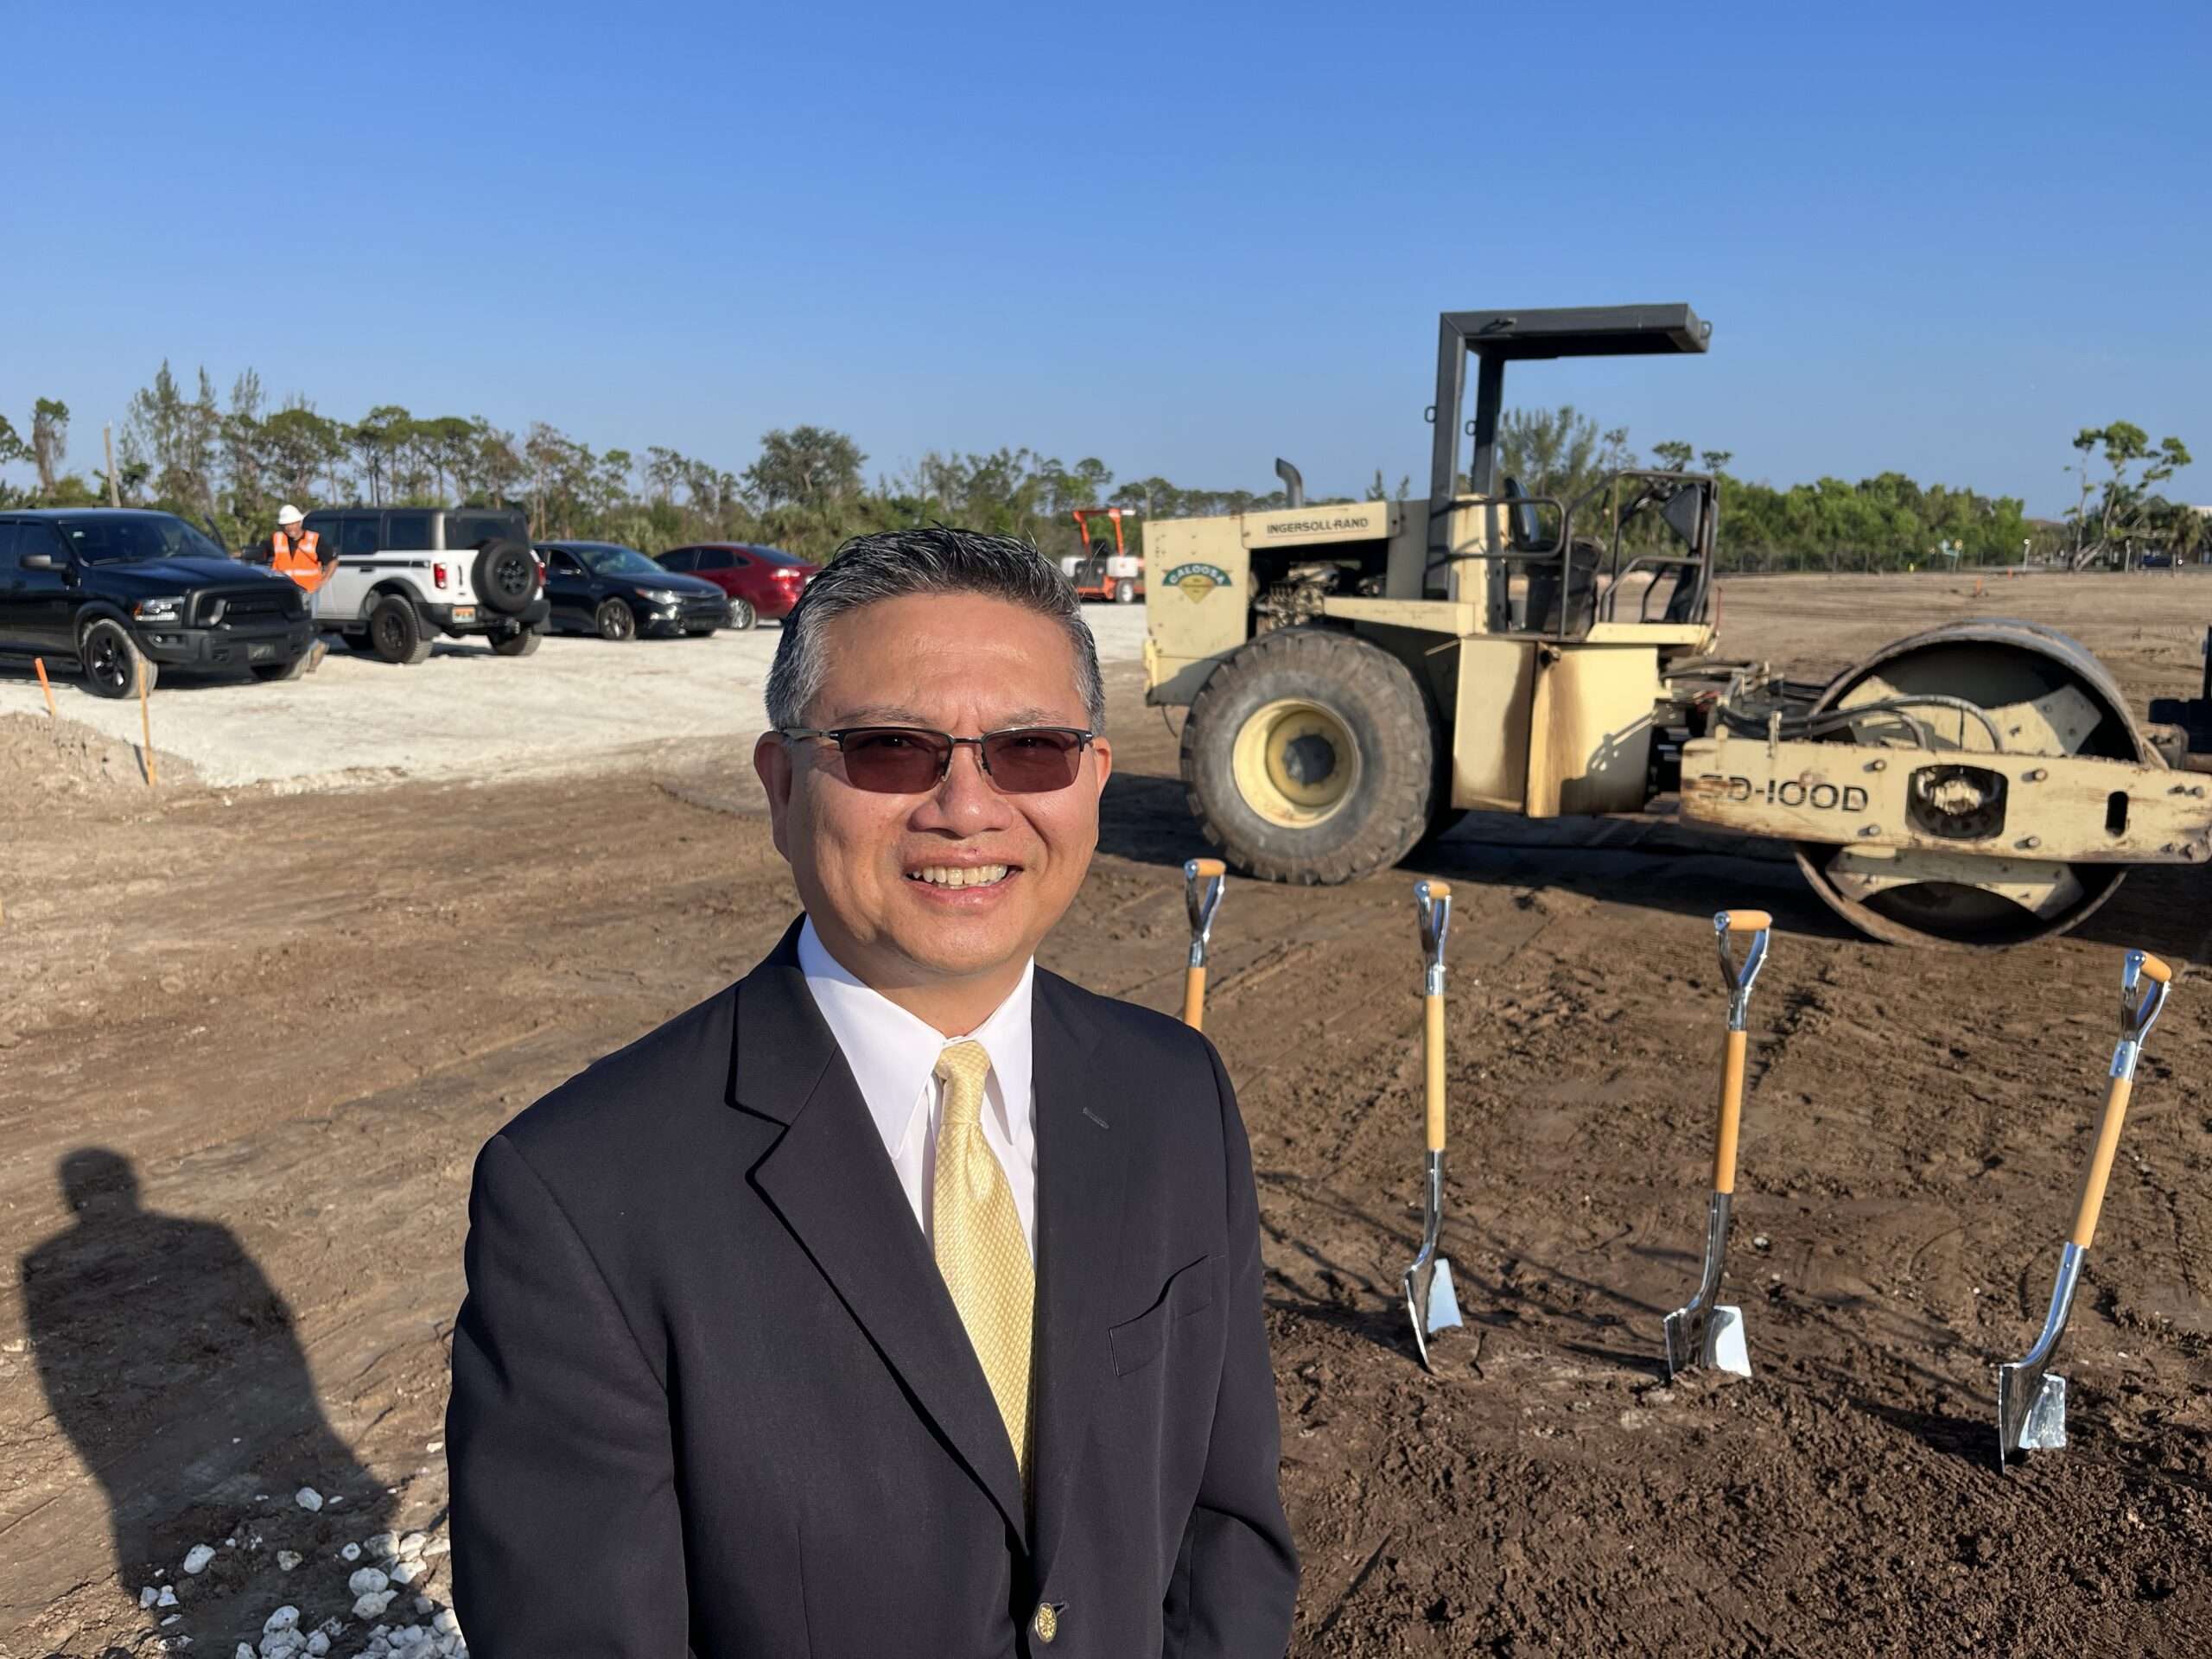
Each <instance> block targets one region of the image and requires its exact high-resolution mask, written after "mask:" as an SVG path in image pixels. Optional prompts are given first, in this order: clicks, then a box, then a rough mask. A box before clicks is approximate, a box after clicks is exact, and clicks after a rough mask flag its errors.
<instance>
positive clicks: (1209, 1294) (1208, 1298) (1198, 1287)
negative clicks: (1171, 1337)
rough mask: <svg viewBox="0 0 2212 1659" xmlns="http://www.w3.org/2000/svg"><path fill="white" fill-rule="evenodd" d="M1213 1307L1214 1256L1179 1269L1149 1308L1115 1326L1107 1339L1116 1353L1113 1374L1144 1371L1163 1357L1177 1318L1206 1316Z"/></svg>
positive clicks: (1120, 1374)
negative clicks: (1168, 1329) (1196, 1315)
mask: <svg viewBox="0 0 2212 1659" xmlns="http://www.w3.org/2000/svg"><path fill="white" fill-rule="evenodd" d="M1211 1306H1213V1257H1211V1255H1202V1256H1200V1257H1199V1258H1198V1260H1197V1261H1195V1262H1192V1263H1191V1264H1190V1265H1189V1266H1188V1267H1185V1268H1178V1269H1176V1271H1175V1273H1174V1274H1173V1276H1172V1277H1170V1278H1169V1280H1168V1281H1167V1283H1166V1287H1164V1288H1163V1289H1162V1290H1161V1291H1160V1300H1158V1301H1156V1302H1154V1304H1153V1305H1152V1306H1150V1307H1149V1308H1147V1309H1146V1310H1145V1311H1144V1312H1143V1313H1140V1314H1138V1315H1137V1316H1136V1318H1135V1319H1128V1320H1125V1321H1123V1322H1122V1324H1120V1325H1116V1326H1114V1327H1113V1328H1112V1329H1111V1330H1109V1332H1107V1333H1106V1340H1107V1343H1108V1344H1109V1346H1111V1348H1112V1349H1113V1351H1114V1375H1115V1376H1128V1374H1129V1373H1130V1372H1131V1371H1141V1370H1143V1369H1144V1368H1145V1367H1146V1366H1147V1365H1149V1364H1151V1363H1152V1362H1153V1361H1154V1360H1155V1359H1158V1358H1159V1357H1160V1350H1161V1349H1162V1348H1164V1347H1166V1345H1167V1328H1168V1326H1169V1325H1172V1324H1173V1323H1174V1322H1175V1321H1176V1320H1178V1319H1189V1318H1190V1317H1191V1315H1192V1314H1193V1313H1204V1312H1205V1310H1206V1309H1207V1308H1209V1307H1211Z"/></svg>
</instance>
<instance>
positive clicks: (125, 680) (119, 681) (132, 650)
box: [77, 616, 160, 697]
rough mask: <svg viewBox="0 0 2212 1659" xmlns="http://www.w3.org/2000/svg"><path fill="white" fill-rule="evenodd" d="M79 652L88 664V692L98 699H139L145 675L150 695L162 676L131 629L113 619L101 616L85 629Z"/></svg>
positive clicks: (85, 664)
mask: <svg viewBox="0 0 2212 1659" xmlns="http://www.w3.org/2000/svg"><path fill="white" fill-rule="evenodd" d="M77 653H78V657H79V660H80V661H81V662H82V663H83V664H84V670H85V689H86V690H87V691H90V692H91V693H92V695H93V696H96V697H135V696H137V695H138V677H139V676H140V675H141V674H143V675H144V676H145V677H146V690H147V691H148V692H149V694H150V693H151V692H152V690H153V689H154V682H155V680H156V677H158V676H159V673H160V670H159V669H158V667H157V666H156V664H153V663H151V662H149V661H148V660H147V658H145V657H144V656H143V654H142V653H141V652H139V649H138V642H137V640H135V639H132V638H131V637H130V629H128V628H126V627H124V626H123V624H122V623H120V622H118V621H116V620H113V619H112V618H111V617H105V616H104V617H101V618H100V619H99V620H98V621H96V622H94V623H93V624H92V626H90V627H88V628H86V630H85V637H84V638H83V639H81V640H79V642H78V646H77Z"/></svg>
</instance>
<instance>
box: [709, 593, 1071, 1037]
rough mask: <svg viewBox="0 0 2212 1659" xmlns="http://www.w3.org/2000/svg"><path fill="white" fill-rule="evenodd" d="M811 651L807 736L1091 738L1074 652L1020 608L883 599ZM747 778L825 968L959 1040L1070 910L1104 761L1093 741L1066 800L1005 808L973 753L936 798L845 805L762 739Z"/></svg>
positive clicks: (869, 795)
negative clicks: (919, 732)
mask: <svg viewBox="0 0 2212 1659" xmlns="http://www.w3.org/2000/svg"><path fill="white" fill-rule="evenodd" d="M820 644H821V647H822V652H823V664H824V668H825V673H824V675H823V680H822V688H821V690H820V691H819V692H818V693H817V695H816V696H815V698H814V700H813V702H812V704H811V705H810V707H809V708H808V709H807V710H806V711H805V716H804V718H805V723H806V724H807V725H808V726H809V727H810V728H817V729H823V730H829V729H839V728H847V727H852V726H916V727H922V728H928V729H931V730H935V731H941V732H950V733H951V734H953V735H954V736H956V737H977V736H981V735H982V734H984V733H986V732H994V731H1001V730H1004V729H1006V728H1009V727H1020V726H1059V727H1072V728H1077V729H1086V728H1089V727H1090V723H1091V722H1090V711H1089V710H1088V709H1086V708H1085V707H1084V700H1083V695H1082V691H1081V688H1080V684H1079V682H1078V679H1077V666H1076V653H1075V648H1074V646H1073V645H1072V643H1071V641H1070V640H1069V639H1068V636H1067V634H1066V632H1065V631H1064V630H1063V628H1062V626H1061V625H1060V624H1059V623H1058V621H1057V620H1054V619H1053V618H1052V617H1049V616H1046V615H1042V614H1040V613H1038V612H1036V611H1033V610H1031V609H1029V608H1028V607H1026V606H1020V605H1015V604H1013V603H1010V602H1008V601H1005V600H1001V599H995V598H991V597H988V596H987V595H983V594H914V595H909V596H907V597H904V598H899V599H889V600H882V601H878V602H876V603H874V604H872V605H868V606H865V607H861V608H860V609H858V610H855V611H849V612H847V613H844V614H842V615H841V616H838V617H837V618H836V619H835V620H831V621H829V622H828V623H827V624H826V625H824V626H823V632H822V638H821V641H820ZM753 765H754V766H755V768H756V770H758V771H759V772H760V779H761V783H762V784H763V785H764V786H765V787H766V790H767V793H768V806H769V814H770V818H771V821H772V824H773V827H774V833H775V841H776V848H777V850H778V851H779V852H780V853H782V854H783V855H784V856H785V858H786V859H787V860H789V861H790V862H791V874H792V878H793V880H794V881H795V882H796V883H797V885H798V892H799V898H800V899H801V900H802V901H803V902H804V904H805V906H806V910H807V913H808V915H809V916H810V917H811V918H813V921H814V926H815V931H817V933H818V934H820V935H821V938H822V942H823V944H824V945H825V946H826V947H827V948H828V950H829V954H830V955H831V956H833V957H836V959H837V960H838V961H839V962H840V963H842V964H843V965H844V967H845V968H846V969H849V971H851V972H852V973H853V974H855V976H858V977H859V978H860V979H861V980H862V981H863V982H866V983H867V984H868V985H869V986H871V987H873V988H874V989H875V990H877V991H879V992H880V993H882V994H883V995H887V996H889V997H891V998H892V999H893V1001H899V1002H902V1003H905V1004H906V1005H907V1006H909V1007H912V1009H913V1011H914V1012H915V1013H917V1014H920V1015H921V1016H922V1017H923V1018H925V1019H937V1018H938V1016H939V1015H940V1014H941V1015H943V1016H944V1017H945V1018H949V1019H950V1020H952V1021H953V1023H955V1024H959V1023H960V1022H962V1021H963V1020H966V1019H967V1018H968V1017H969V1011H971V1010H972V1011H973V1013H974V1018H976V1019H981V1018H982V1017H984V1016H986V1015H988V1014H989V1012H990V1010H991V1009H992V1008H993V1007H996V1006H997V1004H998V1002H999V1001H1002V1000H1003V999H1004V997H1005V995H1006V994H1007V992H1008V991H1010V990H1011V989H1012V988H1013V986H1014V982H1015V981H1016V980H1017V979H1019V977H1020V972H1021V968H1022V964H1023V963H1026V962H1027V960H1028V959H1029V957H1031V956H1032V955H1033V953H1034V952H1035V950H1036V949H1037V945H1038V943H1039V941H1040V940H1041V939H1043V938H1044V937H1045V935H1046V933H1048V932H1050V931H1052V926H1053V925H1054V924H1056V923H1057V922H1058V920H1059V918H1060V917H1061V915H1062V914H1063V913H1064V912H1065V911H1066V909H1067V907H1068V906H1069V904H1070V903H1071V901H1072V900H1073V899H1074V898H1075V894H1076V890H1077V888H1078V887H1081V886H1082V884H1083V877H1084V872H1085V871H1086V870H1088V869H1089V868H1090V855H1091V853H1092V851H1093V849H1096V846H1097V844H1098V798H1099V794H1100V792H1101V791H1103V789H1104V787H1105V785H1106V778H1107V775H1108V773H1109V772H1110V771H1111V770H1112V755H1111V752H1110V751H1109V747H1108V746H1107V745H1106V743H1105V742H1104V741H1103V740H1100V741H1095V742H1093V743H1092V744H1091V745H1090V747H1087V748H1085V749H1084V751H1083V752H1082V753H1081V754H1080V755H1079V756H1078V758H1077V766H1076V777H1075V781H1074V782H1073V783H1071V785H1068V786H1067V787H1066V788H1065V789H1057V790H1047V791H1037V792H1033V793H1026V794H1012V795H1009V794H1005V793H1002V792H1001V791H1000V790H999V789H998V788H997V787H996V786H995V785H994V784H993V783H992V781H991V779H990V778H989V776H988V774H987V773H986V772H984V770H983V767H982V759H981V755H980V753H979V751H977V750H976V748H974V747H961V748H957V749H956V750H955V751H954V752H953V757H952V764H951V767H950V770H949V771H948V772H946V774H945V777H944V781H943V782H942V783H940V784H938V785H937V786H936V787H934V788H932V789H930V790H927V791H924V792H921V793H918V794H911V795H891V794H878V793H874V792H872V791H868V790H863V789H858V788H855V786H854V785H853V784H852V783H851V782H850V781H849V779H848V777H847V775H846V772H845V764H844V757H843V756H842V754H840V753H839V752H838V750H837V748H836V745H834V744H832V743H829V742H828V741H824V740H821V739H801V740H798V741H793V742H791V743H790V744H788V745H787V744H785V742H783V741H780V740H779V739H778V738H776V737H775V736H773V735H772V734H771V735H769V736H766V737H764V738H762V739H761V740H760V745H759V747H757V748H756V749H755V750H754V753H753ZM902 994H903V995H902ZM932 1010H934V1012H932ZM962 1028H963V1029H965V1028H966V1027H965V1026H964V1025H963V1026H962Z"/></svg>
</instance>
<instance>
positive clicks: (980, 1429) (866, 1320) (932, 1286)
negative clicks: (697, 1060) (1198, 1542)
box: [731, 925, 1028, 1539]
mask: <svg viewBox="0 0 2212 1659" xmlns="http://www.w3.org/2000/svg"><path fill="white" fill-rule="evenodd" d="M731 1092H732V1096H733V1097H734V1101H735V1103H736V1104H737V1105H739V1106H740V1107H741V1108H743V1109H746V1110H748V1111H753V1112H757V1113H759V1114H760V1115H761V1116H766V1117H770V1118H773V1119H775V1120H776V1121H777V1122H782V1123H785V1124H786V1125H787V1126H788V1127H787V1128H785V1132H784V1134H783V1135H782V1136H781V1138H780V1139H779V1140H778V1141H777V1142H776V1144H775V1146H774V1147H772V1148H771V1149H770V1151H769V1153H768V1155H767V1156H766V1158H764V1159H762V1160H761V1161H760V1164H759V1165H757V1166H755V1168H754V1170H753V1184H754V1185H755V1186H756V1187H757V1188H758V1189H759V1190H760V1193H761V1195H762V1196H763V1197H764V1198H766V1199H767V1201H768V1203H769V1204H770V1205H772V1207H773V1208H774V1210H775V1211H776V1213H777V1214H778V1215H779V1216H780V1217H782V1218H783V1221H784V1224H785V1226H787V1227H789V1228H790V1229H791V1232H792V1234H793V1235H794V1236H796V1237H797V1238H798V1242H799V1243H800V1245H801V1246H802V1247H803V1248H804V1249H805V1251H806V1253H807V1254H808V1255H809V1256H810V1257H811V1258H812V1259H813V1261H814V1263H815V1265H816V1266H817V1268H820V1269H821V1270H822V1274H823V1277H824V1278H826V1279H827V1280H828V1281H829V1283H830V1285H831V1287H833V1288H834V1289H835V1290H836V1293H837V1295H838V1297H839V1299H840V1300H842V1301H843V1303H844V1305H845V1306H846V1307H847V1309H848V1310H849V1311H850V1313H852V1316H853V1318H854V1319H855V1320H856V1321H857V1322H858V1323H859V1324H860V1325H861V1329H862V1330H863V1331H865V1332H867V1333H868V1340H869V1341H870V1342H872V1343H873V1344H874V1345H875V1349H876V1351H877V1352H878V1353H880V1354H881V1355H882V1357H883V1361H884V1363H885V1364H887V1365H888V1366H889V1367H890V1368H891V1370H892V1371H893V1373H894V1374H895V1375H896V1376H898V1378H899V1381H900V1382H901V1383H903V1384H904V1385H905V1386H906V1391H907V1392H908V1394H909V1395H912V1398H913V1400H914V1402H915V1403H916V1404H917V1405H918V1407H919V1408H920V1409H921V1410H922V1412H923V1414H925V1415H926V1416H927V1417H928V1418H929V1420H930V1421H931V1423H932V1424H934V1425H935V1426H936V1427H937V1430H938V1433H939V1434H940V1435H941V1436H942V1437H943V1438H944V1441H945V1443H946V1444H947V1446H949V1447H950V1450H951V1452H952V1453H953V1455H954V1457H955V1458H957V1459H958V1460H959V1462H960V1464H961V1465H962V1466H963V1468H965V1469H966V1470H967V1471H968V1472H969V1475H970V1476H971V1477H972V1478H974V1479H975V1480H976V1484H979V1485H980V1486H982V1488H983V1490H984V1491H986V1492H988V1493H989V1495H990V1497H991V1498H992V1500H993V1501H994V1502H995V1503H996V1504H997V1505H998V1507H999V1511H1000V1513H1001V1515H1003V1516H1005V1518H1006V1522H1007V1527H1008V1528H1009V1529H1011V1530H1012V1531H1013V1532H1014V1535H1016V1536H1017V1537H1022V1538H1025V1539H1026V1538H1027V1534H1028V1528H1027V1517H1026V1514H1025V1507H1024V1504H1023V1501H1022V1491H1021V1475H1020V1471H1019V1470H1018V1469H1017V1468H1016V1466H1015V1465H1014V1448H1013V1446H1012V1445H1011V1444H1010V1443H1009V1442H1008V1441H1007V1435H1006V1424H1005V1422H1004V1421H1003V1420H1002V1419H1001V1417H1000V1416H999V1413H998V1406H997V1404H996V1402H995V1401H994V1400H993V1399H992V1397H991V1390H990V1385H989V1384H988V1383H986V1382H985V1381H984V1379H983V1370H982V1365H981V1363H979V1362H978V1361H977V1360H976V1351H975V1349H974V1347H973V1346H972V1345H971V1344H969V1340H968V1332H967V1331H966V1329H965V1328H964V1327H963V1325H961V1323H960V1315H959V1313H958V1311H957V1309H956V1308H955V1307H954V1306H953V1305H952V1298H951V1296H950V1294H949V1293H948V1292H947V1291H946V1290H945V1287H944V1279H943V1278H942V1277H941V1276H939V1274H938V1270H937V1263H936V1262H934V1261H932V1260H931V1256H930V1252H929V1245H928V1242H927V1241H926V1240H925V1238H924V1237H923V1236H922V1231H921V1229H920V1228H918V1227H917V1226H916V1225H915V1224H914V1214H913V1211H912V1210H911V1209H909V1208H908V1207H907V1204H906V1193H905V1192H903V1191H902V1190H901V1189H900V1187H899V1181H898V1177H897V1175H896V1174H895V1173H893V1170H892V1167H891V1160H890V1158H889V1156H888V1155H887V1154H886V1153H885V1151H884V1148H883V1141H882V1139H881V1137H880V1135H879V1134H878V1133H877V1130H876V1128H875V1122H874V1119H873V1118H871V1117H870V1116H868V1106H867V1104H866V1103H865V1102H864V1101H862V1100H861V1092H860V1087H859V1085H858V1084H855V1082H854V1081H853V1075H852V1071H851V1068H849V1066H848V1065H846V1064H845V1060H844V1056H843V1055H842V1053H841V1052H839V1050H838V1047H837V1044H836V1039H835V1038H833V1037H832V1036H831V1035H830V1034H829V1027H828V1026H827V1025H826V1024H825V1023H823V1019H822V1015H821V1013H820V1011H819V1010H818V1009H817V1008H816V1007H815V1006H814V999H813V997H812V996H811V995H809V993H808V991H807V988H806V979H805V976H804V975H803V974H801V973H800V972H799V969H798V928H797V926H796V925H794V926H793V928H792V929H791V931H790V932H788V933H786V934H785V936H784V941H783V944H781V945H780V946H779V947H778V949H777V950H776V952H775V953H774V954H773V955H772V956H771V957H769V958H768V959H767V961H766V962H764V963H761V964H760V966H759V967H758V968H756V969H753V972H752V973H751V974H749V975H747V976H746V978H745V979H744V981H743V982H741V984H740V985H739V987H738V994H737V1039H736V1044H735V1054H734V1065H733V1083H732V1090H731Z"/></svg>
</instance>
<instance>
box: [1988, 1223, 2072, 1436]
mask: <svg viewBox="0 0 2212 1659" xmlns="http://www.w3.org/2000/svg"><path fill="white" fill-rule="evenodd" d="M2087 1256H2088V1252H2087V1251H2086V1250H2084V1249H2082V1248H2081V1247H2080V1246H2079V1245H2077V1244H2069V1245H2067V1247H2066V1248H2065V1249H2064V1250H2063V1251H2062V1252H2061V1253H2060V1255H2059V1258H2058V1281H2057V1282H2056V1284H2055V1285H2053V1286H2052V1287H2051V1291H2050V1312H2049V1313H2046V1314H2044V1321H2043V1330H2042V1332H2041V1333H2040V1334H2039V1335H2037V1338H2036V1345H2035V1346H2034V1347H2032V1348H2031V1349H2029V1350H2028V1351H2027V1353H2026V1354H2025V1355H2024V1357H2021V1358H2019V1359H2016V1360H2014V1361H2012V1363H2010V1364H2008V1365H1999V1367H1998V1368H1997V1462H1998V1466H1999V1468H2002V1467H2004V1465H2005V1464H2007V1463H2009V1462H2010V1461H2012V1454H2013V1453H2014V1452H2056V1451H2057V1450H2058V1449H2059V1448H2060V1447H2062V1446H2064V1445H2065V1444H2066V1379H2065V1378H2064V1377H2063V1376H2060V1375H2059V1374H2058V1373H2057V1372H2056V1371H2054V1370H2051V1369H2050V1362H2051V1360H2052V1359H2053V1357H2056V1354H2057V1352H2058V1343H2059V1339H2060V1338H2062V1337H2063V1336H2064V1335H2065V1334H2066V1321H2067V1320H2068V1319H2069V1317H2071V1315H2072V1314H2073V1312H2074V1293H2075V1289H2076V1288H2077V1287H2079V1286H2080V1284H2081V1282H2082V1262H2083V1261H2084V1260H2085V1259H2086V1258H2087Z"/></svg>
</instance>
